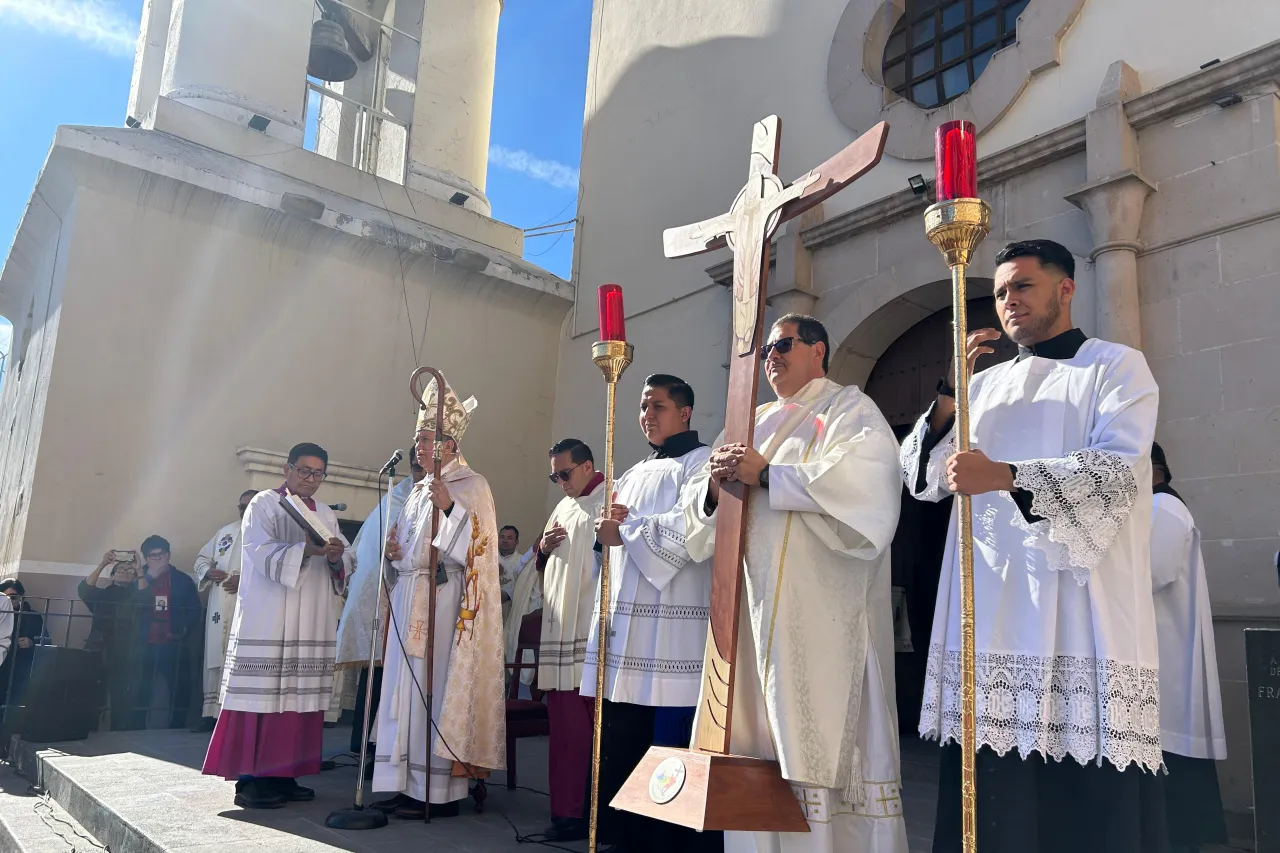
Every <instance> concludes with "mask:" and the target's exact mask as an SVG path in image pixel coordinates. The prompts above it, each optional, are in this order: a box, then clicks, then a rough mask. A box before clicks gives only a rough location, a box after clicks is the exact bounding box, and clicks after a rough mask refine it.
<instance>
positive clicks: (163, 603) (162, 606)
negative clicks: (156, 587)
mask: <svg viewBox="0 0 1280 853" xmlns="http://www.w3.org/2000/svg"><path fill="white" fill-rule="evenodd" d="M168 609H169V596H167V595H157V596H156V612H157V613H163V612H165V611H166V610H168Z"/></svg>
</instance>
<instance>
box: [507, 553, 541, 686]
mask: <svg viewBox="0 0 1280 853" xmlns="http://www.w3.org/2000/svg"><path fill="white" fill-rule="evenodd" d="M535 562H536V561H535V559H534V550H533V549H532V548H530V549H529V550H527V551H525V552H524V553H523V554H510V555H508V556H506V557H504V556H502V555H501V554H499V555H498V566H499V570H500V577H508V576H509V577H510V578H511V588H510V590H507V588H506V586H505V585H504V586H503V590H504V591H505V592H506V593H507V598H506V600H504V601H503V602H502V632H503V640H504V642H503V645H504V646H505V648H506V659H507V661H508V662H511V661H513V660H514V659H515V654H516V647H517V646H518V645H519V641H520V623H521V622H522V621H523V620H524V617H526V616H528V615H529V614H530V613H532V612H533V611H535V610H541V609H542V573H541V572H539V571H538V570H537V566H536V564H535ZM524 663H527V664H532V663H533V650H532V649H526V650H525V653H524ZM536 675H537V671H536V670H534V669H533V668H532V667H531V668H529V669H524V670H521V671H520V681H521V683H523V684H533V681H534V677H535V676H536Z"/></svg>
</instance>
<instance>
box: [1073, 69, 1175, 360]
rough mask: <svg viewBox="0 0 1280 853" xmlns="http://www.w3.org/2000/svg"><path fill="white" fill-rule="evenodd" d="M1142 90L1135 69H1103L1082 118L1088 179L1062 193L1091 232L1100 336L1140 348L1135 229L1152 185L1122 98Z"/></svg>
mask: <svg viewBox="0 0 1280 853" xmlns="http://www.w3.org/2000/svg"><path fill="white" fill-rule="evenodd" d="M1140 93H1141V84H1140V81H1139V79H1138V72H1136V71H1135V70H1134V69H1133V68H1131V67H1130V66H1129V65H1127V64H1126V63H1124V62H1115V63H1113V64H1112V65H1111V67H1110V68H1109V69H1108V70H1107V75H1106V78H1105V79H1104V80H1103V83H1102V89H1101V91H1099V93H1098V102H1097V108H1096V109H1094V110H1093V111H1092V112H1091V113H1089V115H1088V116H1086V117H1085V145H1086V150H1085V160H1086V164H1087V176H1088V179H1089V180H1088V183H1086V184H1085V185H1084V186H1082V187H1080V188H1079V189H1077V190H1075V191H1073V192H1071V193H1070V194H1068V195H1067V196H1066V199H1067V201H1069V202H1071V203H1072V204H1074V205H1076V206H1077V207H1079V208H1080V209H1081V210H1082V211H1084V214H1085V218H1086V219H1087V220H1088V222H1089V230H1090V232H1091V233H1092V234H1093V243H1094V246H1093V251H1092V252H1091V253H1090V259H1091V260H1093V261H1094V263H1095V264H1096V278H1097V282H1098V300H1097V324H1098V335H1099V337H1101V338H1103V339H1105V340H1109V341H1115V342H1116V343H1121V344H1125V345H1127V346H1131V347H1134V348H1135V349H1141V348H1142V319H1141V312H1140V310H1139V299H1138V252H1139V251H1141V249H1142V244H1141V243H1140V242H1138V230H1139V228H1140V226H1141V223H1142V208H1143V206H1144V204H1145V203H1146V199H1147V196H1148V195H1149V194H1150V193H1152V192H1154V191H1155V186H1154V185H1153V184H1152V183H1151V182H1150V181H1148V180H1147V179H1146V178H1144V177H1143V176H1142V172H1141V170H1140V168H1139V163H1138V139H1137V134H1136V133H1135V132H1134V130H1133V128H1132V127H1131V126H1130V125H1129V120H1128V119H1127V118H1126V117H1125V112H1124V102H1125V101H1126V100H1128V99H1129V98H1132V97H1135V96H1136V95H1138V94H1140Z"/></svg>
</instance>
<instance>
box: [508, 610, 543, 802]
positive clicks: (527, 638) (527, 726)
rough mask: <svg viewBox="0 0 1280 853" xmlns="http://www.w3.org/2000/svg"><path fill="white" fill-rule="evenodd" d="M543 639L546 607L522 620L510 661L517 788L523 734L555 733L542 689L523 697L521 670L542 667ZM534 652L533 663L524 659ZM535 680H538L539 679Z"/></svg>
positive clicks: (511, 747) (512, 782) (512, 767)
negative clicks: (519, 744) (518, 745)
mask: <svg viewBox="0 0 1280 853" xmlns="http://www.w3.org/2000/svg"><path fill="white" fill-rule="evenodd" d="M541 641H542V611H541V610H535V611H533V612H532V613H530V614H528V615H527V616H525V617H524V619H523V620H521V622H520V637H519V639H518V640H517V645H516V655H515V661H513V662H511V663H508V664H507V671H508V672H510V673H511V678H510V681H509V682H508V684H507V788H508V789H509V790H513V791H514V790H515V788H516V741H517V740H518V739H520V738H522V737H541V736H543V735H549V734H551V721H550V718H548V716H547V706H546V703H544V702H543V701H542V691H540V690H538V689H536V688H530V695H532V696H533V698H532V699H521V698H520V674H521V673H522V672H524V671H525V670H528V669H532V670H533V671H534V672H535V673H537V671H538V645H539V643H540V642H541ZM526 649H528V650H530V651H532V652H533V663H525V662H524V657H525V655H524V653H525V650H526ZM534 683H535V684H536V683H537V680H536V679H535V681H534Z"/></svg>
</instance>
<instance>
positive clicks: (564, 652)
mask: <svg viewBox="0 0 1280 853" xmlns="http://www.w3.org/2000/svg"><path fill="white" fill-rule="evenodd" d="M603 506H604V487H603V483H600V484H597V485H596V487H595V488H594V489H593V490H592V491H591V493H590V494H588V495H585V496H582V497H576V498H571V497H568V496H567V495H566V496H565V497H563V498H561V499H560V503H558V504H556V508H555V510H554V511H553V512H552V513H551V517H550V518H549V519H547V529H548V530H550V529H551V528H552V527H553V526H555V525H556V524H559V525H560V526H561V527H563V528H564V529H565V533H566V536H565V540H564V541H563V542H561V543H560V547H558V548H556V549H555V550H554V551H552V552H551V555H550V556H549V557H547V562H546V566H545V567H544V568H543V570H542V587H543V590H544V596H545V598H544V602H543V606H542V639H541V642H540V643H539V645H538V689H539V690H577V689H578V686H579V685H580V684H582V665H583V662H584V661H585V660H586V654H587V635H588V633H589V632H590V630H591V616H592V610H591V607H592V604H593V603H594V601H596V600H597V599H596V586H597V585H598V584H599V582H600V580H599V578H600V574H599V572H600V555H599V553H597V552H596V550H595V543H596V531H595V522H596V519H597V518H599V517H600V510H601V509H602V508H603Z"/></svg>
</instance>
